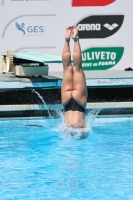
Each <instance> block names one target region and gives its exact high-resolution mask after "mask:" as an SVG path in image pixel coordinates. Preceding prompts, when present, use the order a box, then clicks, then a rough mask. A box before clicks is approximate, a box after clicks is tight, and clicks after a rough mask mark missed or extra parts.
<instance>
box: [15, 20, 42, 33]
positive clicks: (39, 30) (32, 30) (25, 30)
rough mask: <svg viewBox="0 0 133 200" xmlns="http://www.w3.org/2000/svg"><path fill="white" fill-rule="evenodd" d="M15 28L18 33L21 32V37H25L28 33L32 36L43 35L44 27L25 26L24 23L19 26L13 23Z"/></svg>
mask: <svg viewBox="0 0 133 200" xmlns="http://www.w3.org/2000/svg"><path fill="white" fill-rule="evenodd" d="M15 26H16V28H17V29H18V30H19V31H22V33H23V35H26V33H29V34H31V35H33V34H37V33H40V34H43V33H44V32H45V27H44V26H28V27H26V26H25V23H22V24H19V23H18V22H16V23H15Z"/></svg>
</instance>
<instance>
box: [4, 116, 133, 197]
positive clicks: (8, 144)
mask: <svg viewBox="0 0 133 200" xmlns="http://www.w3.org/2000/svg"><path fill="white" fill-rule="evenodd" d="M52 120H53V121H52V122H51V119H49V118H45V119H37V120H34V119H31V120H3V121H0V199H4V200H7V199H10V200H21V199H24V200H25V199H26V200H27V199H32V200H35V199H37V200H43V199H44V200H54V199H57V200H62V199H64V200H80V199H82V200H85V199H86V200H88V199H89V200H90V199H91V200H96V199H98V200H101V199H102V200H104V199H105V200H114V199H116V200H121V199H123V200H125V199H126V200H127V199H128V200H130V199H131V200H132V199H133V167H132V166H133V159H132V158H133V118H123V119H122V118H120V119H118V120H117V118H112V119H111V118H110V119H108V120H107V119H99V120H98V119H96V120H95V122H94V123H93V124H92V130H90V132H89V135H88V138H87V139H83V140H75V139H72V138H65V137H63V135H62V133H61V129H60V126H61V123H62V119H61V118H54V119H52ZM54 126H55V127H54Z"/></svg>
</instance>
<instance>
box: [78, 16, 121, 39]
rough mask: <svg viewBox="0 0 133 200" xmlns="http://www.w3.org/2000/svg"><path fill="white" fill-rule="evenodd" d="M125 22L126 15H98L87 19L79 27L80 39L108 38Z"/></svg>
mask: <svg viewBox="0 0 133 200" xmlns="http://www.w3.org/2000/svg"><path fill="white" fill-rule="evenodd" d="M123 21H124V15H96V16H90V17H86V18H85V19H83V20H81V21H80V22H79V23H78V24H77V25H78V27H79V38H81V39H87V38H107V37H109V36H111V35H113V34H115V33H116V32H117V31H118V30H119V29H120V27H121V26H122V24H123Z"/></svg>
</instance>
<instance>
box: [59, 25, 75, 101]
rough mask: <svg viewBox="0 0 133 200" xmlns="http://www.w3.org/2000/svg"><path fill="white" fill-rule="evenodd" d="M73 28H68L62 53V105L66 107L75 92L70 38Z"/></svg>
mask: <svg viewBox="0 0 133 200" xmlns="http://www.w3.org/2000/svg"><path fill="white" fill-rule="evenodd" d="M71 30H72V27H68V28H66V35H65V44H64V48H63V52H62V63H63V80H62V88H61V98H62V104H63V105H66V104H67V102H68V101H69V100H70V99H71V97H72V90H73V68H72V65H71V52H70V46H69V41H70V36H71Z"/></svg>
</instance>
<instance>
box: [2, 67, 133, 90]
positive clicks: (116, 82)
mask: <svg viewBox="0 0 133 200" xmlns="http://www.w3.org/2000/svg"><path fill="white" fill-rule="evenodd" d="M85 76H86V83H87V87H121V86H124V87H133V71H120V70H119V71H117V70H114V71H111V70H110V71H86V72H85ZM61 83H62V72H49V76H43V77H41V78H39V77H34V78H33V77H31V78H30V77H27V78H26V77H24V78H19V77H16V76H15V75H14V74H13V73H7V74H0V90H12V89H28V88H53V89H54V88H55V87H57V88H61Z"/></svg>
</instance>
